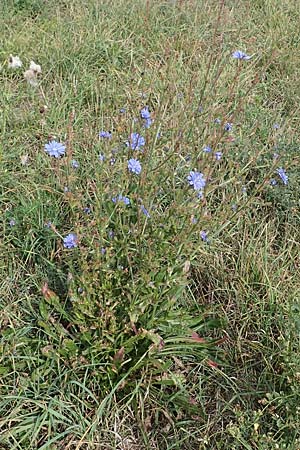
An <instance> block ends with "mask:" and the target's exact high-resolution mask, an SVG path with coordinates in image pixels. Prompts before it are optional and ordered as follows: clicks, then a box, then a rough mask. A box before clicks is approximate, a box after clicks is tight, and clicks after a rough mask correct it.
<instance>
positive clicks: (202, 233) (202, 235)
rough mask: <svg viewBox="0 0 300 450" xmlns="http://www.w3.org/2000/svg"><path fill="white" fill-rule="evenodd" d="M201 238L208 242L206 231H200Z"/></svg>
mask: <svg viewBox="0 0 300 450" xmlns="http://www.w3.org/2000/svg"><path fill="white" fill-rule="evenodd" d="M200 237H201V239H202V241H204V242H208V238H207V233H206V231H204V230H202V231H200Z"/></svg>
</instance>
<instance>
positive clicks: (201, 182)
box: [187, 170, 206, 194]
mask: <svg viewBox="0 0 300 450" xmlns="http://www.w3.org/2000/svg"><path fill="white" fill-rule="evenodd" d="M187 179H188V182H189V184H190V186H193V188H194V189H195V191H197V192H199V193H201V194H202V190H203V189H204V188H205V185H206V180H205V178H204V176H203V173H201V172H197V171H194V170H191V171H190V174H189V176H188V177H187Z"/></svg>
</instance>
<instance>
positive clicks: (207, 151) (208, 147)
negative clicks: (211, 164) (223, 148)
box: [203, 145, 211, 153]
mask: <svg viewBox="0 0 300 450" xmlns="http://www.w3.org/2000/svg"><path fill="white" fill-rule="evenodd" d="M203 151H204V153H210V152H211V147H210V146H209V145H206V146H205V147H204V148H203Z"/></svg>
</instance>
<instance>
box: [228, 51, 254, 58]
mask: <svg viewBox="0 0 300 450" xmlns="http://www.w3.org/2000/svg"><path fill="white" fill-rule="evenodd" d="M232 57H233V58H235V59H245V60H248V59H251V56H249V55H247V54H246V53H244V52H242V51H241V50H236V51H235V52H233V53H232Z"/></svg>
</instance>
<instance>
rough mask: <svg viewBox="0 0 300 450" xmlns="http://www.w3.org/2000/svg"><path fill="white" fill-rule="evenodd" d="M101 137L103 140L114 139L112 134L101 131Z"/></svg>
mask: <svg viewBox="0 0 300 450" xmlns="http://www.w3.org/2000/svg"><path fill="white" fill-rule="evenodd" d="M99 137H101V138H103V139H111V138H112V134H111V132H110V131H103V130H102V131H100V133H99Z"/></svg>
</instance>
